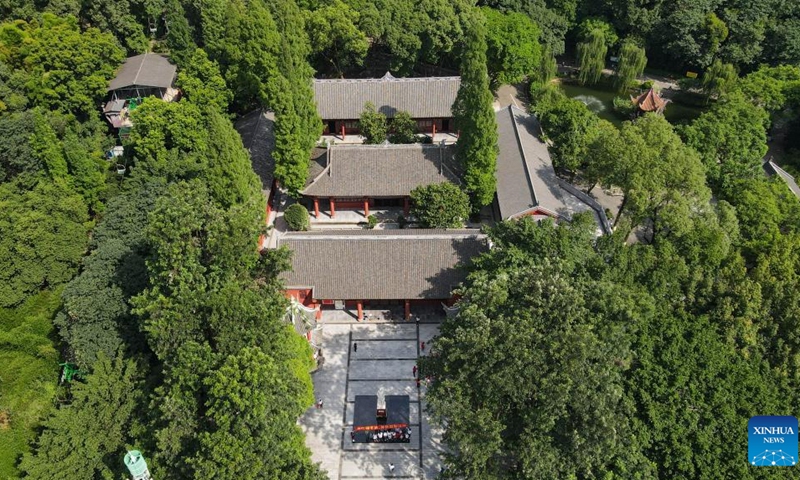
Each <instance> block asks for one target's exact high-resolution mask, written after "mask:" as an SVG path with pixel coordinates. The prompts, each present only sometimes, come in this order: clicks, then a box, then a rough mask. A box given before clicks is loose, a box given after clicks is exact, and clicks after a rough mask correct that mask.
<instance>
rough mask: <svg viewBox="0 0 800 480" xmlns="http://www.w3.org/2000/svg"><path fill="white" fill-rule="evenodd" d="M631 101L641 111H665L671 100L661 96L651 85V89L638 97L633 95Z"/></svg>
mask: <svg viewBox="0 0 800 480" xmlns="http://www.w3.org/2000/svg"><path fill="white" fill-rule="evenodd" d="M631 102H633V104H634V105H636V107H637V108H638V109H639V113H647V112H655V113H664V108H666V106H667V103H669V100H664V99H663V98H661V95H659V94H658V93H657V92H656V90H655V89H654V88H652V87H650V90H648V91H646V92H644V93H643V94H641V95H639V96H638V97H635V98H634V97H631Z"/></svg>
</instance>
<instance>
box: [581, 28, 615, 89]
mask: <svg viewBox="0 0 800 480" xmlns="http://www.w3.org/2000/svg"><path fill="white" fill-rule="evenodd" d="M606 52H608V45H606V36H605V35H604V33H603V31H602V30H600V29H594V30H592V31H590V32H589V33H588V34H587V36H586V38H585V39H584V41H582V42H581V43H579V44H578V65H579V66H580V69H581V71H580V73H579V74H578V79H579V80H580V82H581V85H586V84H589V85H594V84H595V83H597V82H598V81H599V80H600V77H601V76H602V74H603V67H605V64H606Z"/></svg>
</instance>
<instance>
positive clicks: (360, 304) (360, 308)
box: [356, 300, 364, 322]
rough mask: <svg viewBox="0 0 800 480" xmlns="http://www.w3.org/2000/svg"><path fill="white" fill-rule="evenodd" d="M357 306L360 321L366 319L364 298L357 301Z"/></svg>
mask: <svg viewBox="0 0 800 480" xmlns="http://www.w3.org/2000/svg"><path fill="white" fill-rule="evenodd" d="M356 308H358V321H359V322H360V321H361V320H363V319H364V302H363V301H362V300H359V301H357V302H356Z"/></svg>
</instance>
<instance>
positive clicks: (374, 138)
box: [358, 102, 389, 145]
mask: <svg viewBox="0 0 800 480" xmlns="http://www.w3.org/2000/svg"><path fill="white" fill-rule="evenodd" d="M358 130H359V132H360V133H361V136H363V137H364V143H366V144H372V145H375V144H379V143H383V142H384V141H386V134H387V133H388V131H389V127H388V126H387V124H386V115H384V114H382V113H380V112H378V111H377V110H375V105H373V104H372V103H371V102H367V103H365V104H364V111H363V112H361V118H359V120H358Z"/></svg>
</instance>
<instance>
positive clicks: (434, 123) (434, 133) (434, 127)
mask: <svg viewBox="0 0 800 480" xmlns="http://www.w3.org/2000/svg"><path fill="white" fill-rule="evenodd" d="M435 136H436V120H434V121H433V135H431V141H433V138H434V137H435Z"/></svg>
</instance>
